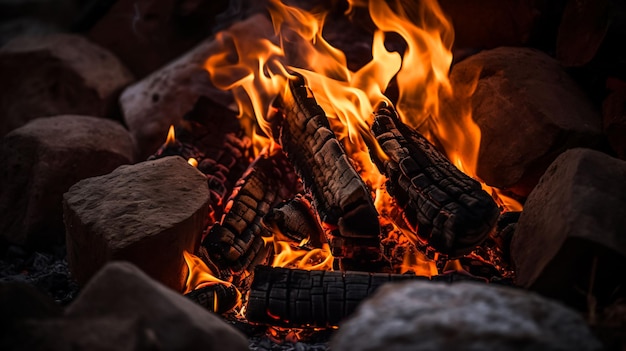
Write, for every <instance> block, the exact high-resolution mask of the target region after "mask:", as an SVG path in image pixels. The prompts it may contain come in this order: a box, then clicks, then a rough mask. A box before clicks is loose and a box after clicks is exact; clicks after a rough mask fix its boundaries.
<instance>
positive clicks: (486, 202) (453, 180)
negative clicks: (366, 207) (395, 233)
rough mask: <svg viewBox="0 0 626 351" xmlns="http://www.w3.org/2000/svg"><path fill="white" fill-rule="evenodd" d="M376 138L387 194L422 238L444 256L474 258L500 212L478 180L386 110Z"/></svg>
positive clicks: (378, 122)
mask: <svg viewBox="0 0 626 351" xmlns="http://www.w3.org/2000/svg"><path fill="white" fill-rule="evenodd" d="M375 115H376V117H375V120H374V123H373V125H372V132H373V133H374V135H375V136H376V140H377V142H378V144H379V145H380V147H381V148H382V150H383V151H384V152H385V154H386V155H387V157H388V159H387V160H381V159H379V158H377V156H376V155H374V154H373V153H372V157H373V158H374V159H375V162H376V164H377V166H378V168H379V169H380V171H381V172H383V173H384V174H385V175H386V176H387V190H388V191H389V194H391V195H392V196H393V197H394V198H395V199H396V201H397V203H398V205H399V206H400V207H401V208H402V209H403V210H404V217H405V220H406V221H407V223H408V224H409V225H410V226H411V227H412V229H413V230H414V231H416V232H417V234H418V236H419V237H420V238H421V239H423V240H425V241H427V242H428V244H429V245H430V246H432V247H433V248H434V249H436V250H437V251H439V252H440V253H442V254H446V255H451V256H458V255H463V254H466V253H468V252H470V251H471V250H472V249H473V248H474V247H475V246H476V245H478V244H480V243H481V242H482V241H483V240H484V239H485V238H487V236H488V235H489V233H490V232H491V231H492V230H493V228H494V226H495V224H496V221H497V219H498V215H499V210H498V206H497V205H496V203H495V202H494V201H493V199H492V198H491V197H490V196H489V194H488V193H487V192H485V191H484V190H482V188H481V185H480V183H479V182H477V181H476V180H474V179H472V178H470V177H469V176H467V175H466V174H464V173H463V172H461V171H460V170H459V169H457V168H456V167H455V166H454V165H453V164H452V163H450V161H448V159H447V158H446V157H445V156H444V155H443V154H442V153H440V152H439V151H438V150H437V149H435V147H434V146H433V145H432V144H431V143H430V142H428V140H426V138H424V137H423V136H422V135H420V134H419V133H418V132H417V131H415V130H413V129H410V128H409V127H408V126H406V125H404V124H403V123H402V122H401V121H400V119H399V118H398V115H397V114H396V112H395V110H394V109H393V107H391V106H387V104H383V106H382V107H379V108H378V110H377V111H376V113H375Z"/></svg>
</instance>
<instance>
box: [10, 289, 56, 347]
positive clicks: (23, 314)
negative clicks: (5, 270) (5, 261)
mask: <svg viewBox="0 0 626 351" xmlns="http://www.w3.org/2000/svg"><path fill="white" fill-rule="evenodd" d="M0 307H1V309H2V320H0V330H2V332H5V331H7V330H8V329H10V328H13V326H14V323H16V322H18V321H23V320H27V319H43V318H53V317H58V316H60V315H61V314H62V313H63V310H62V309H61V306H59V305H57V304H56V303H55V302H54V301H53V300H52V299H51V298H50V297H49V296H46V295H44V294H42V293H40V292H39V291H37V290H35V288H33V287H32V286H30V285H27V284H20V283H1V284H0ZM0 335H1V334H0Z"/></svg>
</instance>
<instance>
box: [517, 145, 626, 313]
mask: <svg viewBox="0 0 626 351" xmlns="http://www.w3.org/2000/svg"><path fill="white" fill-rule="evenodd" d="M624 179H626V162H624V161H621V160H618V159H616V158H613V157H610V156H607V155H605V154H603V153H601V152H598V151H593V150H589V149H572V150H569V151H566V152H564V153H563V154H561V155H560V156H559V157H558V158H557V159H556V160H555V161H554V162H553V163H552V165H550V167H549V168H548V170H547V171H546V173H545V174H544V175H543V177H542V178H541V181H540V182H539V184H538V185H537V187H536V188H535V189H534V190H533V192H532V193H531V194H530V196H529V197H528V200H527V201H526V204H525V206H524V211H523V212H522V215H521V217H520V219H519V222H518V224H517V229H516V231H515V234H514V235H513V239H512V242H511V259H512V260H513V263H514V265H515V268H516V272H517V283H518V284H519V285H521V286H524V287H529V288H532V289H534V290H537V291H539V292H541V293H542V294H546V295H549V296H552V297H556V298H558V299H561V300H564V301H566V302H568V303H570V304H573V305H575V306H577V307H579V308H585V309H586V308H590V307H593V306H588V304H590V303H594V304H598V305H599V306H604V305H606V304H608V303H610V302H611V301H612V300H613V299H617V298H619V297H620V296H626V291H625V290H626V289H625V288H624V286H626V276H624V274H621V273H622V272H624V270H625V269H626V236H624V233H625V232H626V183H625V182H624ZM590 280H591V282H590ZM588 294H591V297H593V300H594V301H589V296H588Z"/></svg>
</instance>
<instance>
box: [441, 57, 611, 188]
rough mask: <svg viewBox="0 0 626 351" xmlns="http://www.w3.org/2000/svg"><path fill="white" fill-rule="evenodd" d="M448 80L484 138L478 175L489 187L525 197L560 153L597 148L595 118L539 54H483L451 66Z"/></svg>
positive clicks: (595, 113) (550, 62)
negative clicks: (468, 107) (463, 99)
mask: <svg viewBox="0 0 626 351" xmlns="http://www.w3.org/2000/svg"><path fill="white" fill-rule="evenodd" d="M450 80H451V83H452V85H453V87H454V89H455V91H457V92H462V91H465V92H467V94H469V95H470V96H469V102H468V103H469V104H470V105H471V111H472V117H473V119H474V121H476V124H478V126H479V127H480V130H481V134H482V136H481V137H482V138H481V144H480V152H479V158H478V169H477V174H478V176H479V177H480V178H481V179H482V180H484V181H485V182H486V183H487V184H489V185H491V186H496V187H499V188H507V189H509V190H511V191H513V192H514V193H516V194H518V195H520V196H524V197H525V196H527V195H528V194H529V193H530V191H531V190H532V188H533V187H534V186H535V185H536V184H537V181H538V180H539V178H540V177H541V175H542V174H543V172H544V171H545V170H546V168H547V167H548V166H549V165H550V163H551V162H552V161H553V160H554V159H555V158H556V157H557V156H558V155H559V154H560V153H561V152H563V151H565V150H566V149H569V148H572V147H595V146H596V145H600V141H601V140H602V130H601V123H602V122H601V117H600V113H599V111H597V110H596V109H595V107H594V106H593V105H592V104H591V102H590V101H589V99H588V98H587V97H586V95H585V94H584V93H583V92H582V90H581V89H580V88H579V87H578V86H577V84H576V83H575V82H574V81H573V80H572V79H571V78H570V77H569V76H568V74H567V73H566V72H565V71H564V70H563V68H562V67H561V66H560V65H559V63H558V62H557V61H556V60H554V59H553V58H551V57H549V56H548V55H546V54H544V53H542V52H540V51H537V50H533V49H527V48H512V47H501V48H497V49H493V50H487V51H482V52H480V53H479V54H476V55H473V56H471V57H469V58H467V59H465V60H463V61H461V62H459V63H458V64H456V65H454V67H453V68H452V72H451V75H450ZM453 104H455V103H454V102H453Z"/></svg>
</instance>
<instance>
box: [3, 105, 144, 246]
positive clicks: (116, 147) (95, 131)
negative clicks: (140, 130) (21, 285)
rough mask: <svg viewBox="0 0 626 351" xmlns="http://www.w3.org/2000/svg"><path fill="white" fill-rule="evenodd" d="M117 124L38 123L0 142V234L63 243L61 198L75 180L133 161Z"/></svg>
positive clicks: (67, 119)
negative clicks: (0, 167)
mask: <svg viewBox="0 0 626 351" xmlns="http://www.w3.org/2000/svg"><path fill="white" fill-rule="evenodd" d="M133 150H134V149H133V143H132V139H131V137H130V135H129V134H128V132H127V131H126V129H124V127H122V126H121V125H120V124H119V123H117V122H114V121H111V120H107V119H103V118H96V117H86V116H57V117H50V118H40V119H36V120H34V121H32V122H30V123H29V124H27V125H25V126H23V127H21V128H18V129H16V130H14V131H13V132H11V133H9V134H7V135H6V136H5V137H4V138H2V141H0V164H2V169H1V171H0V212H1V213H2V216H0V233H1V235H2V236H3V237H4V238H5V239H6V240H7V241H8V242H10V243H13V244H17V245H25V246H31V247H43V246H46V245H49V244H52V243H62V242H63V240H64V230H63V229H64V227H63V213H62V205H61V199H62V196H63V193H65V192H66V191H67V189H69V188H70V186H72V185H73V184H74V183H76V182H77V181H79V180H81V179H84V178H88V177H93V176H98V175H102V174H106V173H109V172H111V171H112V170H114V169H115V168H117V167H118V166H120V165H123V164H127V163H132V162H133V154H134V151H133Z"/></svg>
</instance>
